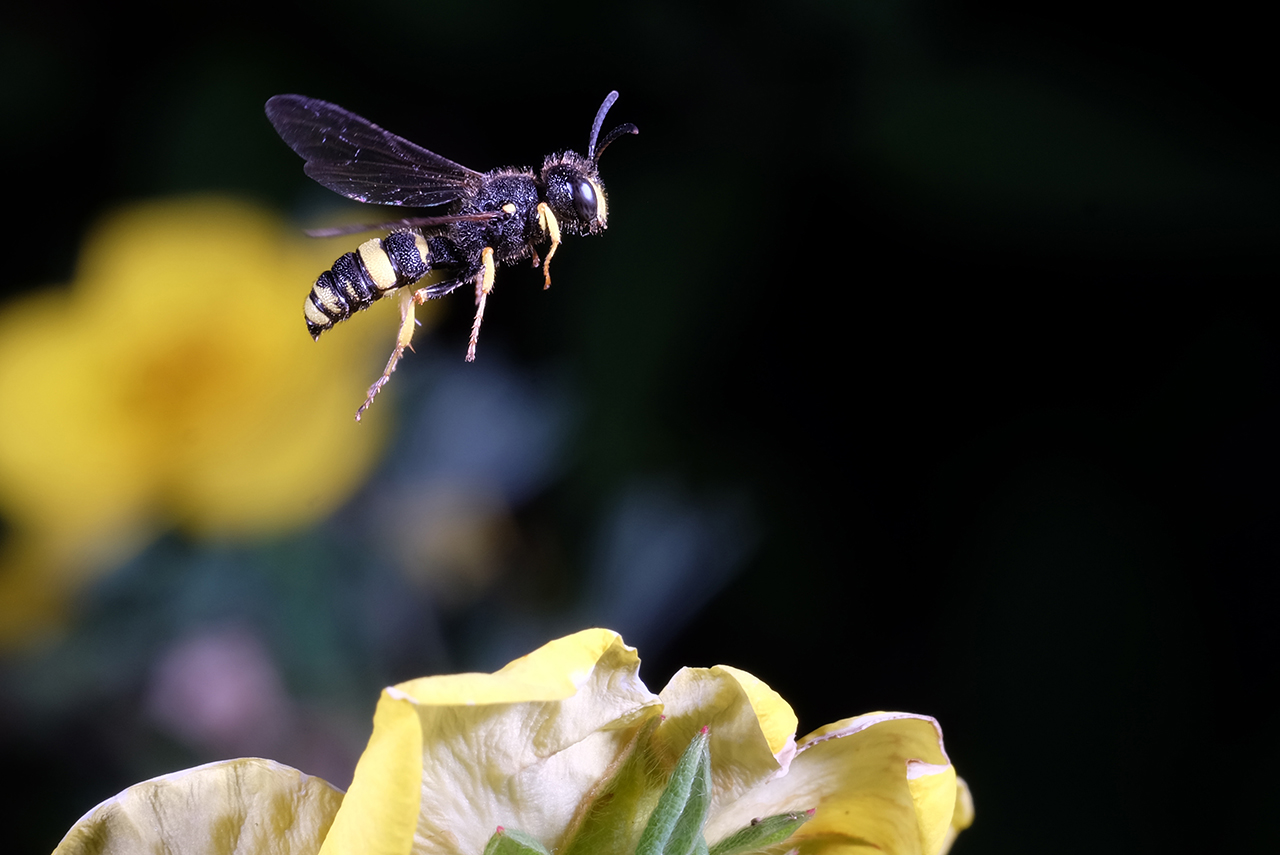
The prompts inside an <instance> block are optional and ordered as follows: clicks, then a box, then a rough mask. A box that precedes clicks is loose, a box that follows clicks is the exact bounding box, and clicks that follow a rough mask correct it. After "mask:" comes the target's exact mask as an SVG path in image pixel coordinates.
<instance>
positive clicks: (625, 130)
mask: <svg viewBox="0 0 1280 855" xmlns="http://www.w3.org/2000/svg"><path fill="white" fill-rule="evenodd" d="M638 133H640V129H639V128H637V127H636V126H635V125H633V124H631V123H630V122H627V123H626V124H625V125H618V127H616V128H614V129H613V130H611V131H609V133H607V134H605V135H604V140H603V141H602V142H601V143H600V147H599V148H597V149H596V153H595V156H594V157H592V158H591V160H592V162H593V163H599V162H600V155H602V154H604V150H605V149H606V148H608V147H609V143H611V142H613V141H614V140H616V139H617V138H618V137H620V136H623V135H625V134H638Z"/></svg>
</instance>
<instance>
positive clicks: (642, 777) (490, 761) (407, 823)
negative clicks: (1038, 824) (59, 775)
mask: <svg viewBox="0 0 1280 855" xmlns="http://www.w3.org/2000/svg"><path fill="white" fill-rule="evenodd" d="M639 662H640V660H639V657H638V656H637V655H636V651H635V650H633V649H632V648H629V647H627V646H625V645H624V644H623V643H622V639H621V638H620V637H619V636H618V635H617V634H616V633H614V632H610V631H608V630H603V629H593V630H585V631H583V632H579V633H576V634H574V635H571V636H568V637H566V638H562V639H559V640H557V641H553V642H551V643H550V644H547V645H545V646H544V647H542V648H540V649H538V650H536V651H534V652H533V653H530V654H529V655H528V656H525V657H523V658H521V659H517V660H516V661H514V662H512V663H510V664H509V665H507V666H506V667H505V668H503V669H502V670H501V671H498V672H496V673H493V674H455V675H450V676H442V677H426V678H423V679H420V680H413V681H410V682H408V683H401V684H400V685H398V686H394V687H391V688H388V689H386V690H385V691H384V692H383V694H382V698H381V699H380V701H379V703H378V708H377V711H376V713H375V714H374V725H373V735H372V736H371V737H370V740H369V744H368V747H367V748H366V749H365V752H364V755H363V756H362V757H361V758H360V762H359V764H358V765H357V766H356V773H355V778H354V780H353V782H352V785H351V789H350V791H349V792H348V793H347V794H346V796H345V798H344V799H343V801H342V805H341V807H338V808H337V812H336V814H335V815H334V816H333V818H332V826H331V827H328V828H327V833H326V834H325V835H323V844H321V845H320V847H319V851H320V853H322V855H347V853H351V855H407V853H413V855H480V853H482V852H503V851H512V850H518V851H520V852H524V853H530V855H532V853H542V852H557V853H563V854H564V855H587V853H590V855H632V853H636V852H638V851H639V852H641V853H643V852H648V851H654V852H658V853H661V855H693V853H702V855H707V853H708V844H710V849H709V853H710V855H717V853H747V852H768V853H783V852H787V851H790V850H797V849H798V851H799V853H800V855H819V853H821V855H828V853H837V852H853V851H861V850H874V851H877V852H882V853H893V855H937V853H941V852H945V851H946V849H947V848H948V847H949V846H950V844H951V841H952V840H953V839H954V837H955V833H956V832H957V831H959V830H961V829H963V828H965V827H966V826H967V825H968V824H969V823H970V822H971V821H972V818H973V807H972V800H970V799H969V797H968V790H967V789H966V788H965V787H964V785H963V782H962V781H960V780H959V779H958V778H957V777H956V773H955V769H954V768H953V767H952V766H951V764H950V762H949V760H948V759H947V755H946V752H945V751H944V749H943V746H942V734H941V731H940V729H939V728H938V724H937V722H936V721H934V720H933V719H932V718H929V717H928V716H921V715H912V714H908V713H871V714H869V715H864V716H858V717H856V718H850V719H844V720H843V721H839V722H836V723H834V724H830V725H827V726H826V727H823V728H821V729H819V730H817V731H815V732H813V733H811V734H810V735H808V736H806V737H805V738H803V739H801V740H800V741H799V742H797V741H796V739H795V724H796V718H795V715H794V713H793V712H792V711H791V708H790V707H789V706H788V705H787V703H786V702H785V701H783V700H782V698H780V697H779V696H778V695H777V693H775V692H774V691H773V690H772V689H770V688H769V687H768V686H766V685H765V684H764V683H762V682H760V681H759V680H757V679H756V678H754V677H752V676H751V675H750V674H747V673H746V672H744V671H739V670H737V669H735V668H729V667H725V666H719V667H715V668H709V669H702V668H686V669H683V670H682V671H680V672H679V673H678V674H677V675H676V676H675V677H674V678H673V679H672V680H671V682H670V683H668V684H667V687H666V688H665V689H663V690H662V692H661V693H660V694H658V695H654V694H652V693H651V692H650V691H649V690H648V689H647V688H646V687H645V685H644V684H643V683H642V682H641V681H640V679H639V673H638V672H639ZM695 747H697V748H699V749H700V750H701V751H702V754H701V755H700V756H701V761H700V762H702V763H703V765H702V766H701V767H700V768H701V769H702V770H703V772H702V775H703V778H702V780H704V781H705V782H706V785H705V786H703V787H702V788H701V789H699V787H698V786H696V785H695V786H692V787H691V788H686V790H685V792H686V795H687V794H688V793H689V792H692V793H694V796H688V798H689V801H688V802H687V803H686V804H688V805H693V804H694V803H695V802H697V805H698V807H697V811H696V815H697V823H698V824H697V825H696V826H694V828H693V837H692V838H689V837H688V836H687V835H686V836H685V837H682V836H681V834H679V833H676V834H673V835H671V836H670V837H669V838H662V839H664V840H668V843H667V844H665V848H658V849H653V848H652V846H651V845H650V844H651V843H652V841H653V839H654V837H653V835H651V834H650V827H651V826H652V825H653V824H654V822H655V821H656V820H655V818H657V817H660V816H661V815H662V811H663V807H662V805H663V800H664V799H667V798H668V795H669V793H670V792H671V791H672V790H673V788H674V782H676V781H677V779H678V778H679V775H678V774H673V773H672V770H673V769H675V770H677V772H679V770H680V769H682V768H692V767H689V765H688V764H687V763H686V759H687V758H688V757H689V756H691V755H693V754H694V753H695V752H694V748H695ZM126 792H128V791H126ZM193 805H194V806H193V807H192V808H189V809H188V812H187V813H186V814H185V815H184V814H178V815H171V816H168V817H166V826H167V828H168V829H169V830H170V834H171V835H172V840H173V841H180V840H181V839H183V836H184V835H185V836H186V837H191V836H192V835H193V832H191V831H190V829H202V828H207V827H208V825H209V820H208V817H207V816H205V815H204V809H203V807H201V806H199V804H198V803H193ZM655 805H657V808H655ZM285 808H288V809H289V810H291V811H292V810H296V809H297V805H296V804H295V803H292V802H289V801H287V800H282V801H281V808H280V809H281V810H284V809H285ZM220 809H221V808H220ZM809 812H812V813H809ZM96 816H97V814H96V813H93V812H91V813H90V814H89V815H88V816H86V818H85V819H84V820H82V821H81V823H80V824H79V825H78V826H77V827H76V828H73V829H72V831H71V832H70V833H69V834H68V835H67V838H66V839H65V840H64V842H63V844H62V845H61V846H60V847H59V848H58V851H57V853H55V855H87V853H88V852H89V851H90V849H89V848H87V846H86V845H85V844H84V843H83V841H86V840H93V841H95V842H96V843H101V842H102V841H103V840H104V839H106V840H107V842H108V843H110V839H109V838H110V834H109V832H110V830H109V829H107V828H105V827H104V826H102V825H101V824H98V820H97V819H95V817H96ZM683 818H684V817H683V816H681V817H680V819H681V820H683ZM765 818H770V820H771V821H772V820H780V821H781V822H780V823H778V824H779V825H782V826H786V828H785V830H784V833H783V836H781V837H774V838H771V839H769V840H767V841H764V842H763V843H762V842H761V841H760V834H759V833H757V830H758V829H761V828H762V827H766V826H768V822H763V823H762V822H758V820H762V819H765ZM667 819H669V820H672V822H674V825H675V826H676V827H677V828H678V827H679V824H680V823H679V822H678V821H675V819H674V816H668V817H667ZM326 822H327V820H326ZM672 822H668V825H669V826H670V825H671V824H672ZM277 824H278V825H283V821H282V820H277ZM495 830H497V831H498V832H499V834H497V835H495ZM686 830H687V829H686ZM753 835H754V837H753ZM504 836H505V839H502V838H503V837H504ZM744 836H745V837H747V838H753V839H754V841H755V842H754V844H753V845H738V846H737V847H736V848H735V846H734V845H733V843H734V841H741V840H743V838H744ZM229 837H230V838H231V839H234V838H235V835H234V834H230V835H229ZM694 840H696V842H693V841H694ZM675 841H682V843H683V845H684V848H680V849H676V848H672V846H673V845H674V843H675ZM93 851H95V852H96V851H98V850H93ZM111 851H114V850H111ZM166 851H169V852H173V853H174V855H185V853H189V852H197V851H199V852H209V853H217V855H230V852H231V851H232V850H230V849H225V848H217V847H205V848H200V849H192V848H182V847H180V846H177V845H172V846H169V847H167V848H166ZM235 851H247V850H235ZM254 851H264V852H265V851H275V850H274V849H260V850H254Z"/></svg>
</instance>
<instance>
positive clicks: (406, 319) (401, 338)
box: [356, 288, 418, 421]
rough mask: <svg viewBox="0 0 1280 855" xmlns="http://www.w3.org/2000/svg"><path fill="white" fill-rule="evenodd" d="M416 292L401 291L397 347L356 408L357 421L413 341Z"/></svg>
mask: <svg viewBox="0 0 1280 855" xmlns="http://www.w3.org/2000/svg"><path fill="white" fill-rule="evenodd" d="M414 297H415V294H414V293H413V292H412V291H410V290H409V289H408V288H406V289H404V291H402V292H401V293H400V333H399V334H398V335H397V336H396V346H395V349H394V350H392V351H391V358H390V359H388V360H387V367H386V368H385V369H383V371H382V376H381V377H379V378H378V380H377V382H376V383H374V384H373V385H372V386H370V387H369V396H368V397H367V398H365V399H364V403H363V404H361V405H360V409H358V410H356V421H360V417H361V416H363V415H364V411H365V410H367V409H369V405H370V404H372V403H373V399H374V398H375V397H376V396H377V394H378V393H379V392H380V391H382V387H383V386H385V385H387V381H388V380H390V379H391V372H392V371H395V370H396V363H397V362H399V361H400V357H401V356H402V355H403V354H404V349H405V348H406V347H408V348H409V349H410V350H412V349H413V348H412V347H410V345H409V343H410V342H411V341H413V331H414V328H415V327H416V326H417V325H418V319H417V318H416V317H414V304H415V302H416V301H415V300H414Z"/></svg>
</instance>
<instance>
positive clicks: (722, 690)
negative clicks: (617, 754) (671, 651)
mask: <svg viewBox="0 0 1280 855" xmlns="http://www.w3.org/2000/svg"><path fill="white" fill-rule="evenodd" d="M659 697H661V699H662V703H663V707H664V713H665V716H666V718H665V720H664V721H663V722H662V724H661V725H660V726H659V727H658V730H657V733H656V734H655V735H654V742H655V747H656V748H657V750H658V754H659V756H660V757H661V758H662V760H663V761H664V762H665V763H666V764H667V765H668V766H670V765H673V764H674V763H675V758H676V757H678V756H679V755H680V752H682V751H683V750H684V749H685V747H686V746H687V745H688V744H689V742H690V741H691V740H692V739H693V736H694V734H695V733H697V732H698V730H699V729H701V728H702V727H703V726H706V727H707V728H709V729H710V732H711V780H712V787H713V790H714V793H715V795H714V796H713V799H712V804H711V812H712V816H714V815H715V814H716V812H717V811H718V810H719V809H720V807H721V806H722V805H725V804H728V803H731V802H732V801H734V800H735V799H737V798H738V797H739V796H741V795H742V794H743V793H745V792H747V791H749V790H750V789H751V788H753V787H755V786H758V785H760V784H762V783H764V782H765V781H767V780H769V779H770V778H773V777H775V776H776V775H778V774H779V773H780V772H782V771H785V769H786V767H787V764H788V763H790V761H791V757H792V755H793V754H794V753H795V729H796V716H795V713H794V712H792V710H791V707H790V706H788V705H787V702H786V701H784V700H783V699H782V698H781V696H779V695H778V693H777V692H775V691H773V690H772V689H770V688H769V687H768V686H767V685H765V684H764V683H763V682H762V681H761V680H759V679H757V678H756V677H753V676H752V675H751V674H748V673H747V672H746V671H740V670H738V669H737V668H730V667H728V666H727V665H717V666H715V667H714V668H682V669H681V670H680V671H679V672H677V673H676V675H675V676H674V677H672V678H671V682H669V683H668V684H667V685H666V687H665V688H664V689H663V690H662V692H661V693H659ZM777 812H778V811H775V813H777ZM750 819H751V817H748V821H749V820H750ZM745 824H746V823H742V824H741V825H745ZM738 827H741V826H738ZM730 830H731V831H736V830H737V828H736V827H735V828H733V829H730ZM708 839H711V838H708Z"/></svg>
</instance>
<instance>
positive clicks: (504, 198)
mask: <svg viewBox="0 0 1280 855" xmlns="http://www.w3.org/2000/svg"><path fill="white" fill-rule="evenodd" d="M617 98H618V93H617V92H610V93H609V95H608V96H607V97H606V98H605V99H604V103H603V104H601V105H600V109H599V110H598V111H597V112H596V118H595V121H594V122H592V124H591V137H590V139H589V141H588V143H587V155H586V157H583V156H582V155H580V154H578V153H577V152H573V151H564V152H561V153H559V154H552V155H548V156H547V158H546V159H545V160H544V161H543V163H542V168H541V169H540V170H539V171H537V172H534V171H533V170H532V169H510V168H509V169H495V170H493V171H491V172H476V171H474V170H471V169H468V168H467V167H465V166H462V165H460V164H457V163H454V162H453V161H451V160H448V159H446V158H443V157H441V156H440V155H438V154H436V153H435V152H431V151H427V150H426V149H425V148H422V147H421V146H418V145H415V144H414V143H411V142H409V141H408V140H406V139H403V138H401V137H398V136H396V135H395V134H393V133H389V132H388V131H384V130H383V129H382V128H380V127H378V126H377V125H375V124H373V123H372V122H370V121H368V120H367V119H363V118H361V117H360V116H357V115H356V114H355V113H352V112H349V111H347V110H344V109H342V108H341V107H339V106H337V105H336V104H330V103H328V102H326V101H317V100H316V99H314V98H304V97H303V96H301V95H277V96H275V97H274V98H272V99H271V100H269V101H267V118H268V119H270V121H271V124H272V126H274V127H275V129H276V131H277V132H278V133H279V134H280V136H281V138H282V139H283V140H284V141H285V142H286V143H288V144H289V147H290V148H292V149H293V150H294V151H295V152H297V153H298V154H299V155H301V156H302V158H303V160H305V161H306V164H305V165H304V166H303V171H304V172H306V174H307V175H309V176H310V177H311V178H313V179H315V180H316V181H318V182H319V183H320V184H323V185H324V186H325V187H328V188H329V189H330V190H332V191H334V192H335V193H340V194H341V195H343V196H346V197H347V198H349V199H355V200H356V201H358V202H368V203H370V204H373V205H404V206H408V207H415V208H429V207H434V206H436V205H448V206H449V208H448V210H447V213H445V214H443V215H441V216H435V217H410V218H407V219H403V220H397V221H395V222H390V223H384V224H381V225H367V226H353V227H347V228H337V229H319V230H314V231H311V232H310V234H311V235H313V236H316V237H331V236H334V235H341V234H355V233H356V232H362V231H373V230H375V229H391V230H392V231H391V233H390V234H388V235H387V236H386V237H384V238H374V239H372V240H368V241H365V242H364V243H362V244H360V247H359V248H358V249H357V250H356V251H355V252H348V253H347V254H346V255H344V256H342V257H341V258H339V259H338V260H337V261H335V262H334V263H333V267H332V268H330V269H329V270H326V271H325V272H324V273H321V274H320V278H318V279H317V280H316V283H315V285H313V286H312V287H311V293H310V294H308V295H307V299H306V302H304V303H303V314H304V316H305V317H306V321H307V330H308V331H309V332H310V333H311V336H312V338H317V339H318V338H319V337H320V333H322V332H324V331H325V330H327V329H329V328H330V327H331V326H333V325H334V324H336V323H338V322H339V321H342V320H345V319H346V318H348V317H350V316H351V315H352V314H353V313H355V312H358V311H360V310H361V309H366V308H368V307H369V306H370V305H372V304H373V302H374V301H375V300H379V299H381V298H382V297H385V296H387V295H388V294H391V293H393V292H396V291H399V292H400V314H401V323H400V333H399V335H398V336H397V338H396V345H395V349H394V350H393V351H392V352H391V358H390V359H389V360H388V361H387V367H386V369H385V370H384V371H383V372H382V376H381V377H379V378H378V380H377V381H376V382H375V383H374V384H373V385H372V386H370V387H369V393H368V396H367V397H366V398H365V401H364V403H363V404H361V406H360V409H359V410H357V411H356V420H357V421H359V420H360V416H361V415H362V414H363V413H364V411H365V410H366V409H368V407H369V405H370V404H371V403H373V398H374V396H375V395H377V394H378V391H379V390H380V389H381V388H382V387H383V385H385V384H386V382H387V380H389V379H390V378H391V372H393V371H395V369H396V363H397V362H399V361H400V357H401V355H402V354H403V353H404V349H405V348H406V347H408V346H409V342H410V341H411V340H412V338H413V331H414V326H415V324H416V321H415V320H414V307H415V305H416V304H419V303H424V302H426V301H427V300H430V299H433V298H435V297H442V296H444V295H445V294H448V293H449V292H450V291H452V290H454V289H455V288H458V287H459V286H461V285H464V284H466V283H468V282H470V283H474V284H475V289H476V317H475V321H474V322H473V324H472V326H471V341H470V344H469V345H468V347H467V361H468V362H470V361H472V360H474V359H475V356H476V341H477V339H478V338H479V336H480V322H481V321H482V320H483V319H484V305H485V301H486V299H487V298H488V296H489V293H490V292H491V291H492V290H493V279H494V268H495V266H496V265H498V264H507V263H510V262H513V261H518V260H520V259H522V258H532V259H533V264H534V266H537V265H538V263H539V257H538V251H537V250H536V249H535V246H536V245H540V244H544V243H547V242H548V241H549V242H550V244H551V245H550V247H549V248H548V249H547V254H546V257H545V258H544V259H541V263H542V270H543V277H544V282H545V284H544V286H543V287H544V288H550V287H551V269H550V266H551V257H552V256H553V255H555V253H556V248H557V247H559V246H560V238H561V235H563V234H571V235H583V234H590V235H593V234H596V233H597V232H601V231H604V228H605V223H606V221H607V219H608V206H607V204H606V202H605V195H604V186H603V185H602V184H601V183H600V174H599V170H598V164H599V161H600V155H601V153H602V152H604V150H605V148H606V147H607V146H608V145H609V143H611V142H613V141H614V140H616V139H617V138H618V137H620V136H622V135H623V134H634V133H639V131H638V130H637V129H636V126H635V125H633V124H631V123H629V122H628V123H627V124H624V125H619V126H618V127H616V128H614V129H613V130H611V131H610V132H609V133H607V134H605V135H604V137H603V138H602V139H599V144H598V145H597V138H598V137H599V135H600V126H601V125H602V124H603V123H604V117H605V114H606V113H607V112H608V111H609V108H610V107H611V106H613V102H614V101H616V100H617ZM432 271H435V272H437V273H438V274H440V275H439V278H437V279H436V280H435V281H433V282H432V283H431V284H429V285H427V286H426V287H424V288H418V289H414V288H412V287H411V286H412V285H413V284H414V283H416V282H417V281H418V280H419V279H421V278H423V277H424V276H426V275H427V274H428V273H429V272H432Z"/></svg>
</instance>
